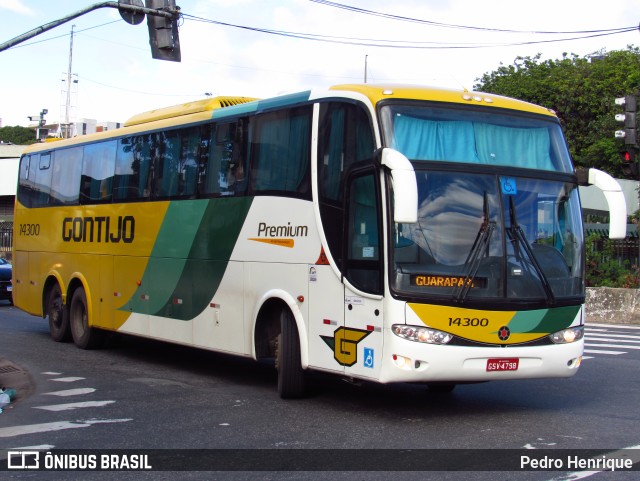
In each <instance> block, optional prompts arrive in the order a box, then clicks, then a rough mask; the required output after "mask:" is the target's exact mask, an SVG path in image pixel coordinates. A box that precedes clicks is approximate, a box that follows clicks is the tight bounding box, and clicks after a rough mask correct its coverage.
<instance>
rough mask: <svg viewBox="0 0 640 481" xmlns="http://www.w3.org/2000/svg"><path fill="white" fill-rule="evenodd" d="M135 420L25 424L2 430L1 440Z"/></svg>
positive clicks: (0, 430) (92, 420)
mask: <svg viewBox="0 0 640 481" xmlns="http://www.w3.org/2000/svg"><path fill="white" fill-rule="evenodd" d="M127 421H133V419H126V418H125V419H90V420H86V421H56V422H53V423H42V424H23V425H22V426H10V427H7V428H0V438H11V437H13V436H22V435H23V434H35V433H47V432H51V431H61V430H63V429H76V428H88V427H89V426H92V425H94V424H108V423H124V422H127Z"/></svg>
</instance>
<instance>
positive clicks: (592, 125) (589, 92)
mask: <svg viewBox="0 0 640 481" xmlns="http://www.w3.org/2000/svg"><path fill="white" fill-rule="evenodd" d="M541 57H542V55H541V54H538V55H536V56H535V57H517V58H516V59H515V62H514V63H513V65H500V67H499V68H498V69H497V70H496V71H494V72H490V73H485V74H484V75H483V76H482V77H481V78H480V79H477V80H478V81H479V83H478V84H476V85H475V86H474V89H475V90H478V91H482V92H491V93H495V94H498V95H506V96H508V97H514V98H517V99H521V100H525V101H527V102H532V103H535V104H539V105H542V106H544V107H548V108H550V109H552V110H554V111H555V112H556V114H557V115H558V118H559V119H560V122H561V124H562V127H563V129H564V131H565V135H566V137H567V143H568V145H569V151H570V152H571V156H572V157H573V160H574V162H575V164H576V166H580V167H596V168H598V169H601V170H604V171H606V172H608V173H610V174H612V175H614V176H616V177H621V176H622V170H621V167H620V165H621V157H620V155H619V153H618V152H619V145H618V143H617V142H616V140H615V139H614V131H615V130H618V129H619V128H620V127H619V126H618V125H617V124H616V121H615V118H614V113H615V111H616V109H615V106H614V103H613V101H614V99H615V98H617V97H623V96H624V95H627V94H630V93H640V49H638V47H633V46H629V47H627V50H618V51H612V52H608V53H606V52H597V53H594V54H591V55H588V56H586V57H583V58H580V57H578V56H577V55H575V54H570V55H569V54H566V53H565V54H563V58H562V59H560V60H541Z"/></svg>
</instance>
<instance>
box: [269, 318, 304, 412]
mask: <svg viewBox="0 0 640 481" xmlns="http://www.w3.org/2000/svg"><path fill="white" fill-rule="evenodd" d="M276 367H277V369H278V393H279V394H280V397H281V398H283V399H295V398H300V397H303V396H304V394H305V386H304V369H302V362H301V354H300V336H299V335H298V328H297V326H296V322H295V320H294V318H293V315H292V314H291V311H290V310H289V309H283V310H282V312H281V314H280V334H279V335H278V339H277V347H276Z"/></svg>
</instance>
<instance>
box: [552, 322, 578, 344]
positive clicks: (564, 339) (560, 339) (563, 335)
mask: <svg viewBox="0 0 640 481" xmlns="http://www.w3.org/2000/svg"><path fill="white" fill-rule="evenodd" d="M549 337H550V338H551V340H552V341H553V342H554V344H569V343H571V342H576V341H579V340H580V339H582V338H583V337H584V326H577V327H569V328H567V329H563V330H562V331H558V332H554V333H553V334H551V335H550V336H549Z"/></svg>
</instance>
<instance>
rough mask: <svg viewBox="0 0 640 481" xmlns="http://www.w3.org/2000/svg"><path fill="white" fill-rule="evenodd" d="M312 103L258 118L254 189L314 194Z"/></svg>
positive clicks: (260, 191)
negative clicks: (312, 180)
mask: <svg viewBox="0 0 640 481" xmlns="http://www.w3.org/2000/svg"><path fill="white" fill-rule="evenodd" d="M311 114H312V107H311V106H310V105H309V106H304V107H294V108H290V109H285V110H279V111H276V112H268V113H265V114H263V115H260V116H259V117H257V119H256V131H255V132H254V134H255V135H254V136H253V140H252V152H251V173H250V176H249V177H250V179H251V191H252V193H255V194H264V195H270V194H281V193H285V195H286V193H296V194H298V195H296V197H300V196H302V197H305V198H307V197H310V195H311V189H310V187H309V183H310V165H311Z"/></svg>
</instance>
